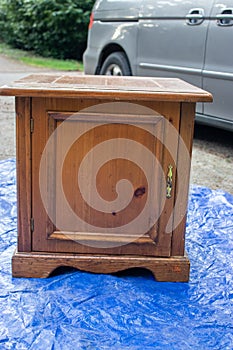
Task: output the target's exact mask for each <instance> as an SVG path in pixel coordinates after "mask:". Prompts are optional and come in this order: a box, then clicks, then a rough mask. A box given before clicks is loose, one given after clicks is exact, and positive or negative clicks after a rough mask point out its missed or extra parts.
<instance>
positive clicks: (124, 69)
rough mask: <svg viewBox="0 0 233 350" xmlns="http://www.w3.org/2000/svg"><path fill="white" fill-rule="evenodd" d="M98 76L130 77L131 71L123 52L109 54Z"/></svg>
mask: <svg viewBox="0 0 233 350" xmlns="http://www.w3.org/2000/svg"><path fill="white" fill-rule="evenodd" d="M99 74H100V75H118V76H121V75H132V73H131V69H130V66H129V63H128V60H127V58H126V55H125V54H124V53H123V52H114V53H111V54H110V55H109V56H108V57H107V58H106V60H105V61H104V63H103V65H102V67H101V69H100V73H99Z"/></svg>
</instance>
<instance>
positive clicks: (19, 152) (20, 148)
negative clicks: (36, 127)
mask: <svg viewBox="0 0 233 350" xmlns="http://www.w3.org/2000/svg"><path fill="white" fill-rule="evenodd" d="M15 103H16V159H17V160H16V164H17V203H18V208H17V210H18V251H19V252H30V251H31V128H30V119H31V108H30V104H31V103H30V98H28V97H27V98H24V97H16V101H15Z"/></svg>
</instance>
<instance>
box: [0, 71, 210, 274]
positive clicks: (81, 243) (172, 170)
mask: <svg viewBox="0 0 233 350" xmlns="http://www.w3.org/2000/svg"><path fill="white" fill-rule="evenodd" d="M0 94H1V95H9V96H16V123H17V186H18V247H17V251H16V252H15V254H14V256H13V259H12V273H13V276H15V277H47V276H49V274H50V273H51V272H52V271H53V270H55V269H56V268H57V267H60V266H73V267H76V268H78V269H81V270H85V271H91V272H96V273H112V272H117V271H120V270H124V269H128V268H132V267H143V268H147V269H149V270H151V271H152V273H153V274H154V276H155V278H156V279H157V280H158V281H188V279H189V260H188V257H187V256H185V253H184V240H185V224H186V211H187V201H188V189H189V172H190V159H191V149H192V138H193V127H194V116H195V103H196V102H201V101H203V102H208V101H211V100H212V96H211V95H210V94H209V93H207V92H205V91H203V90H201V89H199V88H196V87H193V86H191V85H189V84H187V83H185V82H183V81H181V80H179V79H163V78H136V77H107V76H82V75H70V76H65V75H46V74H44V75H30V76H28V77H26V78H23V79H21V80H19V81H18V82H15V83H13V84H12V85H10V86H4V87H2V88H1V89H0Z"/></svg>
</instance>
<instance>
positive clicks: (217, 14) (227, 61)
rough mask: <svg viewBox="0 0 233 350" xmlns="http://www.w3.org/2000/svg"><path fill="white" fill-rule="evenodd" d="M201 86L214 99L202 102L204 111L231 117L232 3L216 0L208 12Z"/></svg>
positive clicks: (231, 119) (209, 113)
mask: <svg viewBox="0 0 233 350" xmlns="http://www.w3.org/2000/svg"><path fill="white" fill-rule="evenodd" d="M211 18H212V20H211V21H210V26H209V32H208V41H207V47H206V60H205V66H204V72H203V88H204V89H206V90H208V91H210V92H211V93H212V94H213V98H214V101H213V103H210V104H205V105H204V114H206V115H211V116H214V117H219V118H224V119H227V120H230V121H233V98H232V91H233V65H232V49H231V48H232V44H233V3H232V1H230V0H224V1H221V2H220V1H218V0H217V1H216V3H215V5H214V8H213V12H212V14H211Z"/></svg>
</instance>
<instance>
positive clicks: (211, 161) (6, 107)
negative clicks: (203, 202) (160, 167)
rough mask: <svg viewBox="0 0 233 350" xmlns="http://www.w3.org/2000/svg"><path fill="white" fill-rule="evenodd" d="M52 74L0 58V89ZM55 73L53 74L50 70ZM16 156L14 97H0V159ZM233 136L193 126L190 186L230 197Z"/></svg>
mask: <svg viewBox="0 0 233 350" xmlns="http://www.w3.org/2000/svg"><path fill="white" fill-rule="evenodd" d="M35 72H36V73H40V72H52V71H51V70H49V69H41V68H36V67H32V66H28V65H25V64H22V63H19V62H18V61H14V60H12V59H9V58H7V57H5V56H3V55H0V86H2V85H6V84H8V83H10V82H12V81H15V80H18V79H20V78H22V77H24V76H26V75H28V74H30V73H35ZM53 72H54V71H53ZM12 157H15V113H14V98H13V97H3V96H0V160H1V159H6V158H12ZM232 177H233V134H232V133H230V132H226V131H222V130H218V129H215V128H209V127H205V126H196V127H195V138H194V147H193V157H192V168H191V183H192V184H196V185H199V186H205V187H209V188H211V189H214V190H215V189H222V190H224V191H226V192H229V193H232V194H233V182H232Z"/></svg>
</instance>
